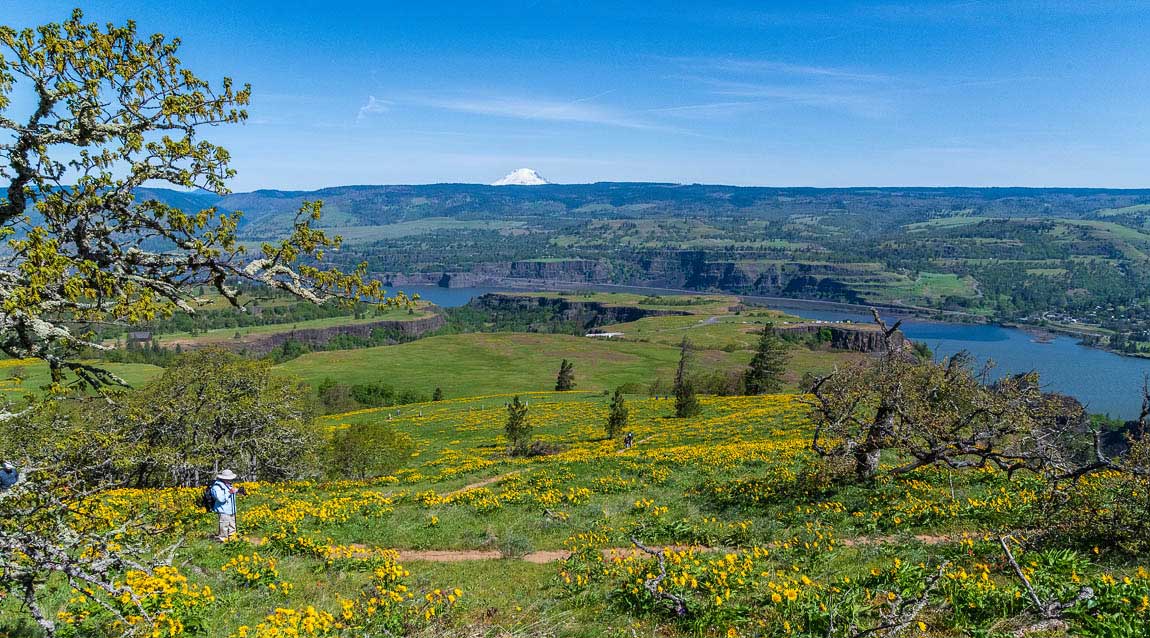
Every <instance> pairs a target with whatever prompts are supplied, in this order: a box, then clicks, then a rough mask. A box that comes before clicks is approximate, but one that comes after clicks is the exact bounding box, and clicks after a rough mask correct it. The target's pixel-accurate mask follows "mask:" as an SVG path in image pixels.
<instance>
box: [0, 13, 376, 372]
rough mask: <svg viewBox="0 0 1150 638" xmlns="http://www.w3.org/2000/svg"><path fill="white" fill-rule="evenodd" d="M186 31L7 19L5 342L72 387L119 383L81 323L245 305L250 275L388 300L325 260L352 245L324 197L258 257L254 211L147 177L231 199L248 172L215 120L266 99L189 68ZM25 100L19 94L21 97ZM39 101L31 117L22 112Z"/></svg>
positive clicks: (1, 83) (0, 221)
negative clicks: (163, 189) (243, 218)
mask: <svg viewBox="0 0 1150 638" xmlns="http://www.w3.org/2000/svg"><path fill="white" fill-rule="evenodd" d="M179 45H180V43H179V40H176V39H168V38H166V37H164V36H163V35H159V34H157V35H154V36H151V37H140V36H139V35H138V34H137V32H136V26H135V24H134V23H131V22H129V23H127V24H125V25H123V26H116V25H113V24H108V25H103V26H101V25H98V24H89V23H85V22H84V19H83V15H82V14H81V12H80V11H79V10H77V11H75V12H74V13H73V14H72V16H71V17H70V18H69V19H68V20H66V21H65V22H63V23H59V24H47V25H44V26H41V27H38V28H36V29H26V30H23V31H17V30H16V29H13V28H10V27H6V26H4V27H0V135H2V136H3V137H0V152H2V153H3V159H4V160H6V164H7V165H6V166H0V179H3V180H5V181H7V182H8V183H7V189H6V197H4V198H3V199H0V237H4V238H7V239H8V242H9V246H10V250H9V251H8V255H9V256H8V257H6V258H5V259H4V262H3V264H2V265H0V273H2V277H3V279H4V281H5V282H6V283H5V285H4V286H3V288H2V290H0V350H3V351H4V352H5V353H7V354H8V355H10V356H13V357H20V358H25V357H36V358H41V359H44V360H46V361H47V362H48V363H49V365H50V366H51V370H52V373H53V379H54V380H55V381H56V382H62V381H63V380H64V379H65V377H66V375H67V372H68V371H71V372H72V373H74V374H75V375H76V376H77V377H78V379H79V380H80V381H81V382H82V383H85V384H91V385H105V384H108V383H113V382H116V381H118V380H117V379H115V378H114V377H112V376H111V375H109V374H108V373H107V372H105V371H102V370H100V369H98V368H95V367H93V366H91V365H87V364H84V363H82V362H80V361H77V360H76V355H77V354H78V353H79V352H80V351H81V350H82V349H84V348H85V347H91V348H97V349H100V348H104V346H103V345H102V344H100V343H96V342H95V341H92V340H90V339H88V338H87V337H86V329H85V328H83V327H82V326H83V323H81V324H80V325H81V327H80V328H77V327H76V326H77V324H76V323H75V322H76V320H80V321H81V322H92V323H107V322H113V321H120V322H130V323H134V322H141V321H149V320H152V319H155V318H157V317H164V316H168V315H171V314H173V313H175V312H177V311H184V312H194V311H195V307H196V305H197V304H198V302H199V298H198V297H197V295H196V294H195V293H194V291H195V290H196V289H198V288H199V287H201V286H207V287H210V288H212V289H214V291H215V292H217V293H218V294H220V295H222V296H223V297H224V298H225V299H227V300H228V301H229V302H231V303H232V304H234V305H235V306H236V307H242V304H241V303H240V301H239V292H238V288H237V287H236V286H235V283H234V282H238V281H247V282H252V283H256V284H259V285H262V286H267V287H271V288H274V289H279V290H284V291H287V292H290V293H291V294H294V295H296V296H299V297H301V298H303V299H305V300H307V301H312V302H322V301H324V300H327V299H335V300H337V301H345V302H348V303H350V302H352V301H354V300H356V299H361V298H372V299H375V298H379V297H381V296H382V290H381V289H380V284H379V283H378V282H374V281H367V280H366V277H365V273H366V266H364V265H361V266H360V267H359V268H358V269H356V270H355V271H354V272H352V273H344V272H341V271H340V270H339V269H337V268H328V267H325V266H324V265H323V261H322V260H323V257H324V252H325V251H327V250H329V249H332V248H335V247H337V246H338V245H339V238H330V237H328V236H326V235H325V234H324V233H323V232H321V231H319V230H316V229H315V228H314V227H313V223H314V222H315V221H316V220H317V219H319V216H320V212H321V207H322V205H321V203H320V202H309V203H306V204H305V205H304V206H302V207H301V209H300V210H299V212H298V214H297V216H296V221H295V224H294V226H293V227H292V231H291V232H290V234H289V236H288V237H287V238H285V239H284V240H282V241H280V242H278V243H265V244H264V245H263V246H261V247H260V248H259V249H258V250H257V251H255V252H254V253H253V254H249V253H248V252H247V251H246V249H245V247H244V246H243V245H241V244H240V243H239V242H238V241H237V238H236V230H237V227H238V224H239V219H240V215H239V214H238V213H220V212H218V211H217V210H215V209H214V208H207V209H204V210H200V211H198V212H185V211H183V210H180V209H178V208H176V207H173V206H169V205H166V204H164V203H161V202H160V201H158V200H156V199H154V198H148V197H146V196H145V198H143V199H142V200H141V199H138V197H137V196H138V194H139V193H140V192H144V191H141V190H140V189H142V188H143V187H145V185H147V186H154V185H156V184H161V183H164V184H169V185H172V186H175V187H178V188H189V189H190V188H200V189H204V190H208V191H211V192H213V193H219V194H223V193H226V192H227V187H226V181H227V179H228V178H230V177H231V176H232V175H233V173H234V171H233V170H232V169H231V168H230V167H229V160H230V156H229V154H228V152H227V151H226V150H225V149H223V148H222V147H220V146H217V145H215V144H212V143H211V142H209V141H207V140H204V139H201V138H200V135H199V134H200V132H201V131H202V130H203V129H205V128H210V127H214V126H217V125H222V124H232V123H237V122H242V121H243V120H245V119H246V118H247V112H246V110H245V107H246V106H247V104H248V101H249V97H250V94H251V91H250V88H249V87H248V86H246V85H244V86H237V85H236V84H235V83H234V82H233V81H232V80H231V79H230V78H224V79H223V80H222V81H220V82H218V83H212V82H208V81H206V80H203V79H201V78H199V77H198V76H196V75H195V74H194V73H193V72H192V71H191V70H189V69H187V68H185V67H184V66H183V65H182V64H181V62H180V60H179V58H178V57H177V56H178V49H179ZM14 96H19V98H20V99H19V100H18V101H14V100H13V97H14ZM25 98H28V99H29V100H30V101H31V106H30V107H29V108H27V109H26V111H27V112H26V113H22V112H18V111H17V110H16V109H14V108H13V106H14V105H18V104H22V103H23V101H24V100H25Z"/></svg>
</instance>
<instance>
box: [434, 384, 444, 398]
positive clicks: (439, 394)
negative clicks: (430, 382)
mask: <svg viewBox="0 0 1150 638" xmlns="http://www.w3.org/2000/svg"><path fill="white" fill-rule="evenodd" d="M431 400H432V401H442V400H443V388H441V387H439V386H436V387H435V393H434V394H432V395H431Z"/></svg>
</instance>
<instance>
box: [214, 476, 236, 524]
mask: <svg viewBox="0 0 1150 638" xmlns="http://www.w3.org/2000/svg"><path fill="white" fill-rule="evenodd" d="M212 499H213V500H214V501H215V502H216V505H215V507H213V508H212V511H213V512H215V513H216V514H230V515H232V516H235V515H236V495H235V494H233V493H232V491H231V490H230V489H228V486H227V485H225V484H224V482H223V481H216V482H215V483H212Z"/></svg>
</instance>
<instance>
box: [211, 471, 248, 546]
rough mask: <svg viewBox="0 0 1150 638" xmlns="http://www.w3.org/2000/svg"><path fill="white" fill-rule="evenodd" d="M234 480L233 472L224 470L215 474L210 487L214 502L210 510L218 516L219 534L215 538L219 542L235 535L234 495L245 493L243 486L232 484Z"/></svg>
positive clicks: (234, 474)
mask: <svg viewBox="0 0 1150 638" xmlns="http://www.w3.org/2000/svg"><path fill="white" fill-rule="evenodd" d="M235 480H236V473H235V472H233V471H231V470H224V471H223V472H220V473H219V474H217V475H216V480H215V482H214V483H212V487H211V495H212V501H213V503H214V505H213V507H212V511H214V512H215V513H216V514H218V515H219V517H220V534H219V536H217V539H218V540H219V541H220V542H221V543H224V542H227V540H228V539H230V538H231V537H232V536H235V535H236V495H247V491H246V490H244V488H242V487H236V486H234V485H232V482H233V481H235Z"/></svg>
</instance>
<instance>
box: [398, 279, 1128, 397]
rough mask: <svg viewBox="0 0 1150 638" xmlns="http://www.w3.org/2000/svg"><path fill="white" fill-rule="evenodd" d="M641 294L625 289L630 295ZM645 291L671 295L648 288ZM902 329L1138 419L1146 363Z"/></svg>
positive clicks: (470, 292)
mask: <svg viewBox="0 0 1150 638" xmlns="http://www.w3.org/2000/svg"><path fill="white" fill-rule="evenodd" d="M404 290H405V292H407V293H408V294H413V293H419V295H420V296H421V297H422V298H424V299H426V300H428V301H431V302H432V303H435V304H438V305H440V306H443V307H454V306H461V305H463V304H465V303H467V302H468V301H469V300H470V299H471V298H473V297H475V296H477V295H482V294H485V293H489V292H498V291H499V290H500V289H496V288H438V287H435V286H408V287H406V288H405V289H404ZM504 290H506V289H504ZM641 290H642V289H634V288H633V289H629V291H632V292H639V291H641ZM651 292H652V293H653V294H671V293H668V292H667V291H657V290H654V289H652V290H651ZM756 302H757V303H758V304H759V305H765V306H767V307H771V308H777V309H779V310H784V311H786V312H788V313H790V314H795V315H798V316H800V317H807V318H810V319H818V320H823V321H855V322H859V321H864V322H869V321H870V320H871V318H870V315H869V314H867V313H866V312H865V311H864V310H863V309H861V308H860V309H858V310H857V311H856V310H850V309H842V308H840V307H838V306H836V307H833V308H832V309H827V308H826V307H822V306H820V304H817V303H806V302H802V301H797V300H796V301H790V300H777V301H768V302H758V301H757V300H756ZM893 320H894V317H893V316H892V321H893ZM902 329H903V332H905V333H906V336H907V337H909V338H910V339H913V340H915V341H921V342H923V343H926V344H927V345H928V346H930V348H931V349H932V350H933V351H934V353H935V356H938V357H946V356H950V355H952V354H954V353H956V352H959V351H961V350H966V351H968V352H969V353H970V354H971V355H973V356H974V357H975V359H977V360H978V361H979V363H980V365H981V364H982V363H984V362H986V361H993V362H994V363H995V365H996V367H995V374H997V375H1005V374H1015V373H1019V372H1029V371H1031V370H1034V371H1037V372H1038V373H1039V374H1040V375H1041V378H1042V383H1043V385H1044V387H1046V389H1047V390H1051V391H1055V392H1062V393H1064V394H1069V395H1071V396H1074V397H1076V398H1077V399H1078V400H1079V401H1082V402H1083V403H1084V404H1086V406H1087V409H1089V410H1090V411H1091V412H1095V413H1101V414H1109V415H1110V416H1113V417H1118V418H1123V419H1132V418H1135V417H1137V416H1138V411H1139V409H1140V408H1141V405H1142V399H1141V393H1140V388H1141V385H1142V378H1143V375H1146V374H1150V359H1136V358H1132V357H1123V356H1120V355H1116V354H1114V353H1111V352H1106V351H1104V350H1099V349H1097V348H1090V347H1087V346H1083V345H1079V344H1078V340H1077V339H1074V338H1073V337H1066V336H1055V337H1054V338H1053V339H1051V340H1050V341H1048V342H1039V341H1036V340H1035V338H1034V336H1033V335H1032V334H1030V333H1028V332H1026V331H1023V330H1019V329H1016V328H1003V327H1001V326H994V325H985V324H957V323H940V322H935V321H922V320H916V319H914V318H913V317H907V318H904V319H903V324H902Z"/></svg>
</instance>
